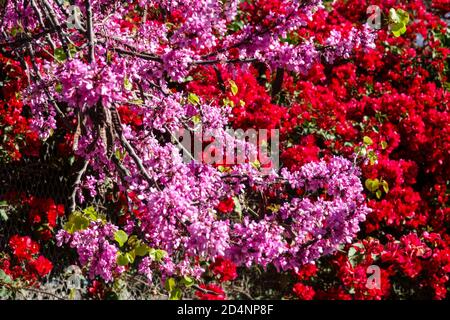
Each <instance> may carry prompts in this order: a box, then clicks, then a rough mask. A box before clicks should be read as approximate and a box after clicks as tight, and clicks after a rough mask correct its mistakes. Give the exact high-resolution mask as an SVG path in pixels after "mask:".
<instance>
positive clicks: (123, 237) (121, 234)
mask: <svg viewBox="0 0 450 320" xmlns="http://www.w3.org/2000/svg"><path fill="white" fill-rule="evenodd" d="M114 240H116V241H117V243H118V244H119V246H121V247H122V246H123V245H124V244H125V242H127V240H128V235H127V234H126V233H125V231H122V230H117V231H116V233H114Z"/></svg>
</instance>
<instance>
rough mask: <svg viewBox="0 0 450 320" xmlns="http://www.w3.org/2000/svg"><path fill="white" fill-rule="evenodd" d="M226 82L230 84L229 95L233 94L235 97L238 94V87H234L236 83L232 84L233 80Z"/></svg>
mask: <svg viewBox="0 0 450 320" xmlns="http://www.w3.org/2000/svg"><path fill="white" fill-rule="evenodd" d="M228 82H229V83H230V86H231V93H232V94H233V96H235V95H237V93H238V86H237V85H236V82H234V81H233V80H228Z"/></svg>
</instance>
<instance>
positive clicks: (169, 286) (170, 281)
mask: <svg viewBox="0 0 450 320" xmlns="http://www.w3.org/2000/svg"><path fill="white" fill-rule="evenodd" d="M176 285H177V282H176V280H175V279H174V278H168V279H167V280H166V284H165V288H166V290H167V291H169V292H172V290H173V289H175V287H176Z"/></svg>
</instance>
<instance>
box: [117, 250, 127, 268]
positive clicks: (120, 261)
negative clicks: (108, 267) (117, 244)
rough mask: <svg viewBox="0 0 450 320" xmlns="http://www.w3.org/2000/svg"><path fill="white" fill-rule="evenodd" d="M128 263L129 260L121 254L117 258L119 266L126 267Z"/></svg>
mask: <svg viewBox="0 0 450 320" xmlns="http://www.w3.org/2000/svg"><path fill="white" fill-rule="evenodd" d="M128 263H129V261H128V258H127V257H126V256H125V255H124V254H122V253H119V255H118V256H117V264H118V265H119V266H126V265H128Z"/></svg>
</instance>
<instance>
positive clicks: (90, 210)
mask: <svg viewBox="0 0 450 320" xmlns="http://www.w3.org/2000/svg"><path fill="white" fill-rule="evenodd" d="M83 213H84V215H85V216H86V217H87V218H88V219H90V220H94V221H95V220H97V219H98V213H97V211H95V208H94V207H92V206H91V207H87V208H86V209H84V210H83Z"/></svg>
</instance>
